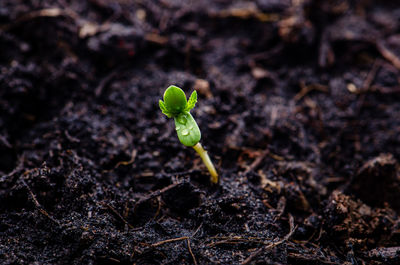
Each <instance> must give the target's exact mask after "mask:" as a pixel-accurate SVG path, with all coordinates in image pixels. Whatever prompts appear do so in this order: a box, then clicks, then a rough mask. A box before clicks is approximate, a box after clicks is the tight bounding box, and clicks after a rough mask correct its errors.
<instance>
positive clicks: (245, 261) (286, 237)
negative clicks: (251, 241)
mask: <svg viewBox="0 0 400 265" xmlns="http://www.w3.org/2000/svg"><path fill="white" fill-rule="evenodd" d="M289 225H290V229H289V233H288V234H287V235H286V236H285V237H284V238H282V239H281V240H279V241H277V242H271V243H269V244H268V245H266V246H264V247H262V248H260V249H258V250H256V251H255V252H253V253H252V254H251V255H250V256H249V257H248V258H247V259H245V260H244V261H243V262H242V263H241V264H242V265H246V264H249V263H250V262H251V261H252V260H253V259H254V258H256V257H257V256H258V255H260V253H262V252H265V251H267V250H270V249H272V248H274V247H276V246H279V245H280V244H282V243H284V242H285V241H287V240H288V239H289V238H290V237H291V236H292V235H293V233H294V231H295V230H296V227H295V226H294V219H293V216H291V215H289Z"/></svg>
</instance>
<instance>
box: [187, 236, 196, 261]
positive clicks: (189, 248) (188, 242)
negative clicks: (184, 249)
mask: <svg viewBox="0 0 400 265" xmlns="http://www.w3.org/2000/svg"><path fill="white" fill-rule="evenodd" d="M186 243H187V245H188V250H189V253H190V255H191V256H192V259H193V263H194V265H197V260H196V257H195V256H194V254H193V251H192V248H191V247H190V239H189V238H188V239H186Z"/></svg>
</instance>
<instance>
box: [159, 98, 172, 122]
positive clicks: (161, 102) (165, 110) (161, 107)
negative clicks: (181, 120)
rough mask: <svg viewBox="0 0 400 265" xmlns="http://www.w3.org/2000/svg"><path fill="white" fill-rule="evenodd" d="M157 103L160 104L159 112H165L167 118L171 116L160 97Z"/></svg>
mask: <svg viewBox="0 0 400 265" xmlns="http://www.w3.org/2000/svg"><path fill="white" fill-rule="evenodd" d="M158 105H159V106H160V109H161V112H162V113H163V114H165V115H166V116H167V117H168V118H172V115H171V113H170V112H169V111H168V110H167V108H166V107H165V103H164V102H163V101H162V100H161V99H160V100H159V101H158Z"/></svg>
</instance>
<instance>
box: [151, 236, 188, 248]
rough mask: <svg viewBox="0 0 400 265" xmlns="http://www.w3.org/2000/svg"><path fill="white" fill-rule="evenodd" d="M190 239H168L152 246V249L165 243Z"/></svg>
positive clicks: (185, 237) (186, 237)
mask: <svg viewBox="0 0 400 265" xmlns="http://www.w3.org/2000/svg"><path fill="white" fill-rule="evenodd" d="M186 239H189V237H188V236H183V237H177V238H171V239H167V240H163V241H159V242H157V243H154V244H151V246H152V247H158V246H161V245H163V244H165V243H171V242H176V241H181V240H186Z"/></svg>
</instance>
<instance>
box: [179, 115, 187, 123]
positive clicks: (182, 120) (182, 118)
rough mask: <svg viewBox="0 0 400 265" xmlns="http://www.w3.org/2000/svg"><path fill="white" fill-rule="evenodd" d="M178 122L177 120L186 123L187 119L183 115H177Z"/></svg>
mask: <svg viewBox="0 0 400 265" xmlns="http://www.w3.org/2000/svg"><path fill="white" fill-rule="evenodd" d="M178 122H179V123H180V124H186V122H187V119H186V118H185V116H179V117H178Z"/></svg>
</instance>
